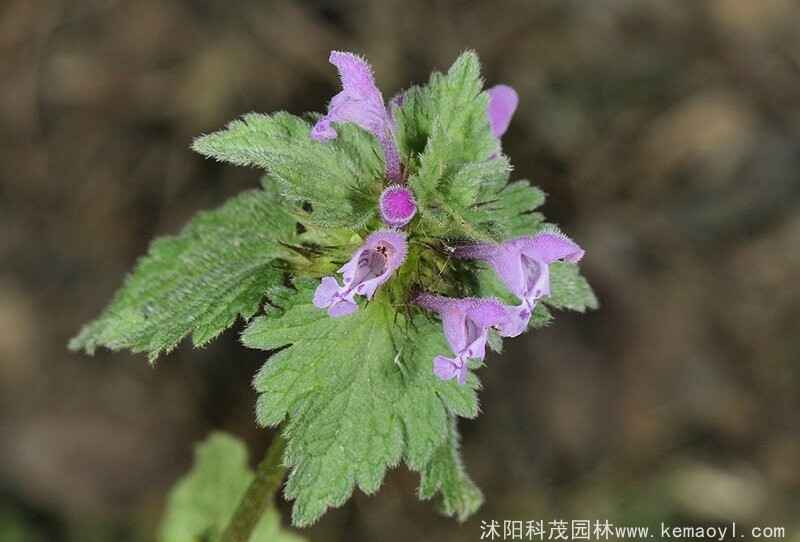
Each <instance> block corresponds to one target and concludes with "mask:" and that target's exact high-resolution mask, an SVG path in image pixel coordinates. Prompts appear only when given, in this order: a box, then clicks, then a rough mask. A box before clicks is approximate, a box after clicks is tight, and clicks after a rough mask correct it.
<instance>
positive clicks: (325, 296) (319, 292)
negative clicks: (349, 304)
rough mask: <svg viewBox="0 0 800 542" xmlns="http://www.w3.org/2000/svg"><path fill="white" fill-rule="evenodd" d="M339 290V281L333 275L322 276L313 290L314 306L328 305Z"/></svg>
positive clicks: (319, 307)
mask: <svg viewBox="0 0 800 542" xmlns="http://www.w3.org/2000/svg"><path fill="white" fill-rule="evenodd" d="M338 292H339V283H338V282H336V279H335V278H333V277H324V278H323V279H322V282H320V283H319V286H317V289H316V291H315V292H314V299H313V302H314V306H315V307H317V308H318V309H324V308H326V307H329V306H330V305H331V303H333V298H334V296H335V295H336V294H337V293H338Z"/></svg>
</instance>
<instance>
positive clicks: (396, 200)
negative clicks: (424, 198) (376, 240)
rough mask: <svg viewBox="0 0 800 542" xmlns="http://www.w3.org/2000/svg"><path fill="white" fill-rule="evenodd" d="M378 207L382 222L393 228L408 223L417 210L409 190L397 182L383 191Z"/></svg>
mask: <svg viewBox="0 0 800 542" xmlns="http://www.w3.org/2000/svg"><path fill="white" fill-rule="evenodd" d="M378 207H379V209H380V212H381V218H382V219H383V222H384V223H385V224H387V225H389V226H392V227H395V228H400V227H402V226H405V225H406V224H408V223H409V222H410V221H411V219H412V218H414V215H415V214H416V212H417V202H416V201H414V195H413V194H412V193H411V190H409V189H408V188H406V187H405V186H402V185H399V184H393V185H391V186H389V187H387V188H386V189H385V190H384V191H383V193H382V194H381V198H380V201H379V204H378Z"/></svg>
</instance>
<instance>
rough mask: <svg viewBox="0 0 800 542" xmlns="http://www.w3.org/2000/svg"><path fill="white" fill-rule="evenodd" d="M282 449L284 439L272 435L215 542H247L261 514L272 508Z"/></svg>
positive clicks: (283, 470) (281, 469)
mask: <svg viewBox="0 0 800 542" xmlns="http://www.w3.org/2000/svg"><path fill="white" fill-rule="evenodd" d="M285 449H286V439H284V438H283V436H281V434H280V433H276V434H275V438H273V439H272V444H270V446H269V449H268V450H267V453H266V455H264V459H262V460H261V463H259V464H258V468H257V469H256V476H255V478H253V481H252V482H250V485H249V486H248V488H247V491H246V492H245V494H244V495H242V500H240V501H239V505H238V506H237V507H236V511H235V512H234V513H233V517H232V518H231V521H230V522H229V523H228V526H227V527H226V528H225V531H224V532H223V533H222V537H220V539H219V542H248V540H250V536H251V535H252V534H253V529H255V527H256V524H257V523H258V520H260V519H261V516H263V515H264V512H266V511H267V510H268V509H269V508H271V507H273V506H275V493H276V492H277V491H278V489H279V488H280V485H281V481H282V480H283V475H284V474H285V473H286V467H284V466H283V462H282V460H283V451H284V450H285Z"/></svg>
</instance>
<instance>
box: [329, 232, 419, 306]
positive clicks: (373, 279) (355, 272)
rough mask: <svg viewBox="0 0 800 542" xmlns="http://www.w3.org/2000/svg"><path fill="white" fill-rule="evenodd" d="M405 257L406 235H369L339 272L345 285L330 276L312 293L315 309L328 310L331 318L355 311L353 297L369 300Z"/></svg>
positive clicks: (398, 233)
mask: <svg viewBox="0 0 800 542" xmlns="http://www.w3.org/2000/svg"><path fill="white" fill-rule="evenodd" d="M405 258H406V236H405V234H404V233H402V232H397V231H391V230H381V231H377V232H375V233H372V234H371V235H370V236H369V237H367V240H366V241H364V244H363V245H361V247H360V248H359V249H358V250H356V251H355V252H354V253H353V256H352V257H351V258H350V261H349V262H347V263H346V264H344V265H343V266H342V267H341V268H340V269H339V272H340V273H341V274H342V278H343V279H344V286H339V283H338V282H337V281H336V279H335V278H333V277H325V278H323V279H322V282H321V283H320V285H319V286H318V287H317V290H316V291H315V292H314V306H315V307H317V308H319V309H328V314H329V315H330V316H332V317H334V318H336V317H338V316H346V315H348V314H352V313H353V312H355V311H356V310H357V309H358V305H356V302H355V299H354V298H355V296H356V295H363V296H365V297H366V298H367V299H372V296H373V295H374V294H375V290H376V289H377V288H378V286H380V285H381V284H383V283H384V282H386V281H387V280H389V277H391V276H392V274H393V273H394V272H395V271H396V270H397V268H398V267H400V265H401V264H402V263H403V260H405Z"/></svg>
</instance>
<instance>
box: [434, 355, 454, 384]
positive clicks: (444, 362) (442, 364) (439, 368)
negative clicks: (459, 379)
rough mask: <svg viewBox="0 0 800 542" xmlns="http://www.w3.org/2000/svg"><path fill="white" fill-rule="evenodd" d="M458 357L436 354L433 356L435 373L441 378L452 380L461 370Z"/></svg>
mask: <svg viewBox="0 0 800 542" xmlns="http://www.w3.org/2000/svg"><path fill="white" fill-rule="evenodd" d="M457 361H458V360H457V359H452V358H446V357H444V356H436V357H435V358H433V374H435V375H436V376H437V377H439V379H440V380H452V379H453V378H456V376H457V375H458V372H459V366H458V363H457Z"/></svg>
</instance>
